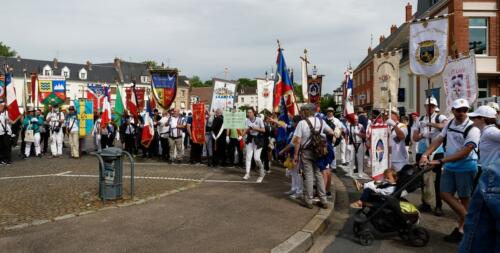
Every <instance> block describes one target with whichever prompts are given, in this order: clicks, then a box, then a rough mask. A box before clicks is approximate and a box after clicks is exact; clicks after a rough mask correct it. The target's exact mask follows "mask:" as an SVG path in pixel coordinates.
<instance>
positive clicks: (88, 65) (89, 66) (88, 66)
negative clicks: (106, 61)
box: [86, 61, 92, 70]
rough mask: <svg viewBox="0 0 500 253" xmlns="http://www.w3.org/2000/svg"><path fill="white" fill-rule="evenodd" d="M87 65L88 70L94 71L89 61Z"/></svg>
mask: <svg viewBox="0 0 500 253" xmlns="http://www.w3.org/2000/svg"><path fill="white" fill-rule="evenodd" d="M86 65H87V69H88V70H92V63H91V62H90V61H87V62H86Z"/></svg>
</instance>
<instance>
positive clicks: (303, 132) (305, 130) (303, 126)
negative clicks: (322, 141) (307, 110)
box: [293, 116, 332, 147]
mask: <svg viewBox="0 0 500 253" xmlns="http://www.w3.org/2000/svg"><path fill="white" fill-rule="evenodd" d="M308 119H309V121H310V122H311V125H312V126H313V127H314V129H315V130H316V131H319V132H320V133H321V135H322V136H326V135H325V133H326V132H329V131H331V130H332V129H331V128H330V127H329V126H328V124H326V122H324V121H323V120H322V119H318V118H317V117H312V116H311V117H309V118H308ZM321 121H323V127H322V128H321ZM293 136H297V137H300V146H302V147H303V146H305V145H307V144H308V142H309V137H310V136H311V129H310V128H309V125H308V124H307V122H306V120H301V121H300V122H299V123H298V124H297V127H296V128H295V132H294V133H293Z"/></svg>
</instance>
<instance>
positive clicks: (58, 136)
mask: <svg viewBox="0 0 500 253" xmlns="http://www.w3.org/2000/svg"><path fill="white" fill-rule="evenodd" d="M45 120H46V122H47V123H48V124H49V131H50V151H51V153H52V158H56V157H61V155H62V145H63V130H62V128H63V125H64V113H63V112H61V111H60V110H59V106H57V105H54V106H53V107H52V111H51V112H49V113H48V114H47V118H46V119H45Z"/></svg>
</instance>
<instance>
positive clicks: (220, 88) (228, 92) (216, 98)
mask: <svg viewBox="0 0 500 253" xmlns="http://www.w3.org/2000/svg"><path fill="white" fill-rule="evenodd" d="M213 83H214V93H213V98H212V106H211V108H210V110H212V111H215V110H217V109H221V110H222V111H227V110H231V109H233V106H234V98H235V97H236V83H234V82H230V81H226V80H222V79H214V81H213Z"/></svg>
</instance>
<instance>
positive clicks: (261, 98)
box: [257, 79, 274, 112]
mask: <svg viewBox="0 0 500 253" xmlns="http://www.w3.org/2000/svg"><path fill="white" fill-rule="evenodd" d="M273 89H274V81H273V80H266V79H257V111H258V112H262V111H263V110H268V111H269V112H272V111H273Z"/></svg>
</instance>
